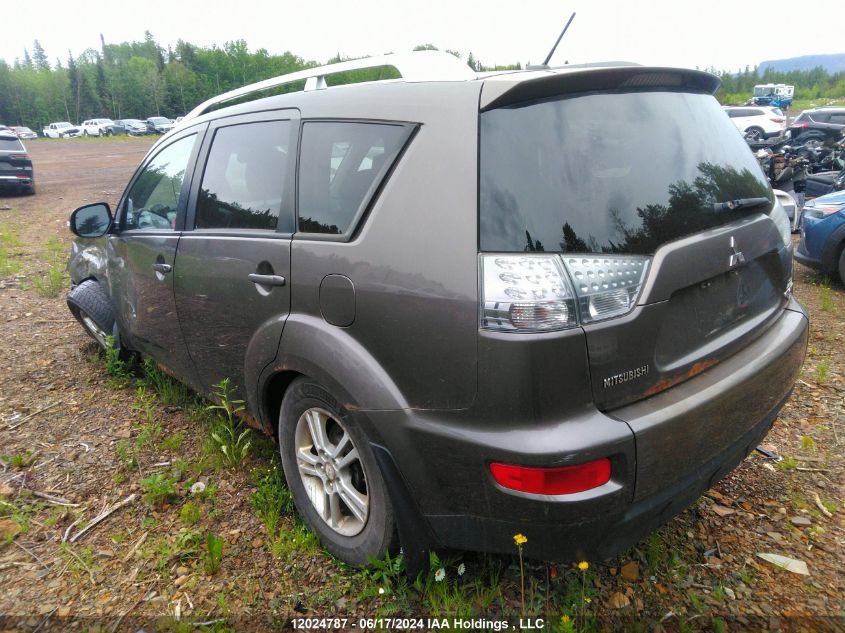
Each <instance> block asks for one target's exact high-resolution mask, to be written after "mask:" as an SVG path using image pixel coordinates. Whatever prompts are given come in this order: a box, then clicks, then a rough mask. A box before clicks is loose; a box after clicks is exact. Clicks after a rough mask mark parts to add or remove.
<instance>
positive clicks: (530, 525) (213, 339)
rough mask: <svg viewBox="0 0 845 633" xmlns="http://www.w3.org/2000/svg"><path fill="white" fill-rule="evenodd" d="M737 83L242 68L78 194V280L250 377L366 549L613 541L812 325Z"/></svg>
mask: <svg viewBox="0 0 845 633" xmlns="http://www.w3.org/2000/svg"><path fill="white" fill-rule="evenodd" d="M384 66H391V67H394V68H396V69H397V70H398V72H399V75H400V76H401V77H402V79H401V80H389V81H375V82H368V83H362V84H350V85H342V86H334V87H328V84H327V77H329V76H331V75H333V74H335V73H341V72H348V71H351V70H360V69H366V68H378V67H384ZM296 82H304V89H303V90H300V91H294V92H288V93H286V94H281V95H276V96H270V97H264V98H258V97H259V95H260V94H261V92H262V91H266V90H268V89H272V88H276V87H279V86H285V85H290V84H294V83H296ZM718 86H719V80H718V78H716V77H714V76H713V75H710V74H707V73H704V72H700V71H693V70H682V69H668V68H652V67H643V66H638V65H634V64H614V65H607V64H597V65H583V66H577V65H568V66H564V67H562V68H544V69H540V70H536V69H532V70H529V71H518V72H505V73H501V74H484V75H477V74H476V73H474V72H472V71H471V70H470V69H469V68H468V67H467V66H466V64H464V63H462V62H461V61H460V60H458V59H456V58H455V57H453V56H451V55H449V54H444V53H439V52H435V51H423V52H416V53H411V54H407V55H387V56H382V57H373V58H366V59H360V60H354V61H349V62H342V63H338V64H333V65H330V66H325V67H321V68H309V69H307V70H303V71H300V72H296V73H293V74H290V75H285V76H283V77H279V78H275V79H269V80H266V81H263V82H260V83H258V84H253V85H250V86H246V87H243V88H239V89H237V90H234V91H231V92H228V93H225V94H223V95H221V96H219V97H215V98H213V99H211V100H209V101H207V102H205V103H203V104H201V105H200V106H198V107H197V108H195V109H194V110H193V111H192V112H190V113H189V114H188V115H186V117H185V119H184V120H183V121H182V122H181V123H180V124H179V127H178V128H176V129H175V130H173V131H172V132H170V133H169V134H166V135H164V136H163V137H162V138H161V139H160V140H159V141H158V142H157V143H156V144H155V145H154V146H153V148H152V149H151V150H150V151H149V153H148V154H147V156H146V157H145V159H144V160H143V162H142V164H141V165H140V167H139V169H138V171H137V172H136V173H135V175H134V176H133V178H132V179H131V180H130V182H129V184H128V186H127V189H126V191H125V192H124V193H123V195H122V197H121V199H120V201H119V203H118V205H117V208H116V210H115V214H114V215H113V214H112V211H111V209H110V207H109V206H108V205H107V204H104V203H98V204H89V205H86V206H83V207H80V208H78V209H77V210H76V211H74V213H73V214H72V215H71V219H70V227H71V230H72V231H73V232H74V233H75V234H76V236H77V239H75V241H74V244H73V247H72V254H71V259H70V262H69V269H70V272H71V280H72V289H71V291H70V293H69V295H68V305H69V307H70V310H71V312H72V313H73V314H74V315H75V316H76V317H77V318H78V319H79V321H80V322H81V324H82V325H83V327H84V328H85V329H86V331H87V332H88V333H89V334H90V335H91V336H93V337H94V338H95V339H96V340H98V341H99V342H100V344H101V345H105V341H106V339H107V337H108V336H112V337H113V339H114V345H115V346H116V347H117V348H118V350H120V351H123V352H131V351H135V352H139V353H141V354H144V355H148V356H149V357H151V358H153V359H154V360H155V361H157V362H158V363H159V364H160V365H162V366H164V367H165V368H166V369H167V370H168V371H170V372H171V373H173V374H175V375H177V376H179V377H181V378H182V379H183V380H184V381H185V382H187V383H188V384H189V385H191V386H192V387H193V388H194V389H196V390H197V391H200V392H202V393H211V391H212V389H213V386H214V385H215V384H217V383H219V381H221V380H222V379H224V378H229V379H230V380H231V382H232V384H235V385H239V389H238V396H240V397H242V398H243V399H244V400H245V401H246V407H247V411H246V413H247V419H248V420H249V421H250V422H251V423H252V424H253V425H255V426H257V427H258V428H260V429H262V430H263V431H264V432H266V433H268V434H273V435H275V436H276V437H277V439H278V443H279V449H280V452H281V458H282V464H283V467H284V472H285V476H286V479H287V482H288V485H289V486H290V489H291V492H292V495H293V498H294V501H295V504H296V507H297V509H298V511H299V513H300V514H301V515H302V517H303V519H304V520H305V521H306V523H307V524H308V525H309V526H310V527H311V529H312V530H314V531H315V532H316V533H317V534H318V535H319V537H320V539H321V540H322V542H323V544H324V545H325V547H326V548H327V549H328V550H329V551H330V552H331V553H332V554H334V555H335V556H337V557H338V558H340V559H341V560H343V561H346V562H347V563H349V564H352V565H366V564H368V562H369V560H370V557H376V558H379V557H382V556H383V555H384V554H385V552H386V551H388V550H389V549H392V548H395V547H398V545H399V544H400V543H401V545H402V547H403V549H404V552H405V560H406V561H407V563H408V565H409V568H411V569H415V568H418V567H419V566H421V565H423V564H425V561H427V560H428V556H427V551H428V550H429V549H430V548H438V547H449V548H458V549H468V550H481V551H489V552H504V553H509V552H512V551H513V547H514V541H513V535H514V534H517V533H523V534H525V535H526V536H527V537H528V540H527V543H526V544H525V545H524V550H525V553H526V555H528V556H532V557H536V558H541V559H546V560H564V561H566V560H573V559H576V560H582V559H585V558H589V559H596V558H603V557H606V556H609V555H611V554H613V553H616V552H619V551H620V550H621V549H623V548H624V547H626V546H628V545H629V544H631V543H633V542H636V541H637V540H638V539H640V538H642V537H643V536H645V535H647V534H648V533H649V532H650V531H651V530H653V529H655V528H656V527H658V526H659V525H661V524H663V523H665V522H666V521H668V520H669V519H670V518H671V517H673V516H674V515H676V514H678V513H679V512H681V511H682V510H683V509H685V508H686V507H687V506H689V505H690V504H691V503H692V502H693V501H694V500H695V499H696V498H697V497H698V496H699V495H700V494H701V493H702V492H704V491H705V490H706V489H707V488H709V487H710V486H713V485H714V484H715V483H716V482H718V481H719V480H720V479H721V478H723V477H724V476H725V475H727V474H728V473H729V472H730V471H731V470H732V469H733V468H735V467H736V466H737V464H739V463H740V462H741V461H742V459H743V458H744V457H745V456H746V455H747V454H748V453H749V452H750V451H751V450H753V448H754V447H755V446H756V445H757V444H758V443H759V442H760V440H761V438H762V437H763V436H764V435H765V434H766V433H767V431H768V430H769V428H770V427H771V425H772V423H773V421H774V419H775V418H776V417H777V415H778V412H779V411H780V409H781V407H782V406H783V405H784V403H785V402H786V400H787V398H788V397H789V394H790V393H791V391H792V388H793V384H794V382H795V380H796V378H797V376H798V374H799V372H800V369H801V364H802V362H803V358H804V354H805V350H806V344H807V332H808V322H807V317H806V314H805V312H804V310H803V309H802V307H801V306H800V305H799V304H798V302H797V301H796V300H795V299H794V298H793V296H792V292H791V289H792V241H791V234H790V223H789V220H788V218H787V216H786V213H785V212H784V209H783V207H782V206H781V204H780V203H779V202H778V200H777V199H776V197H775V196H774V194H773V192H772V189H771V187H770V185H769V183H768V182H767V181H766V179H765V177H764V176H763V174H762V173H761V171H760V169H759V167H758V166H757V164H756V162H755V159H754V156H753V155H752V154H751V152H749V150H748V146H747V144H746V143H745V141H744V140H743V139H742V137H741V135H739V134H737V132H736V130H735V128H734V127H733V125H732V124H731V122H730V121H729V120H728V117H726V116H725V115H724V113H723V112H722V109H721V107H720V106H719V104H718V102H717V101H716V100H715V99H714V97H713V93H714V92H715V90H716V89H717V88H718ZM233 101H237V103H235V104H234V105H229V104H230V103H231V102H233ZM691 122H694V123H695V124H694V125H691ZM643 156H648V160H647V161H644V160H643ZM397 537H398V540H397Z"/></svg>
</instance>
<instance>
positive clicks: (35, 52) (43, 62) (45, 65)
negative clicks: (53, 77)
mask: <svg viewBox="0 0 845 633" xmlns="http://www.w3.org/2000/svg"><path fill="white" fill-rule="evenodd" d="M32 60H33V61H34V62H35V69H36V70H50V61H49V60H48V59H47V53H45V52H44V49H43V48H42V47H41V43H40V42H39V41H38V40H35V42H34V43H33V45H32Z"/></svg>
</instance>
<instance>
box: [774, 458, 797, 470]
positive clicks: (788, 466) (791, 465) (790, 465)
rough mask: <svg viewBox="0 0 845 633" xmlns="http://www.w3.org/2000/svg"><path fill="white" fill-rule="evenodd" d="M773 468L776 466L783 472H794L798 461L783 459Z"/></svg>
mask: <svg viewBox="0 0 845 633" xmlns="http://www.w3.org/2000/svg"><path fill="white" fill-rule="evenodd" d="M775 466H777V467H778V469H779V470H783V471H789V470H795V469H796V468H798V461H797V460H796V459H795V458H794V457H784V458H783V459H782V460H780V461H779V462H777V463H776V464H775Z"/></svg>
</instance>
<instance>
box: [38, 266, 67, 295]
mask: <svg viewBox="0 0 845 633" xmlns="http://www.w3.org/2000/svg"><path fill="white" fill-rule="evenodd" d="M33 284H34V285H35V290H36V291H37V292H38V294H40V295H41V296H42V297H46V298H48V299H53V298H55V297H58V296H59V294H61V292H62V291H63V290H65V288H66V287H67V285H68V275H67V272H66V271H65V267H64V265H63V264H58V263H56V264H52V265H51V266H50V267H49V268H48V269H47V272H46V273H44V274H43V275H39V276H38V277H36V278H35V280H34V281H33Z"/></svg>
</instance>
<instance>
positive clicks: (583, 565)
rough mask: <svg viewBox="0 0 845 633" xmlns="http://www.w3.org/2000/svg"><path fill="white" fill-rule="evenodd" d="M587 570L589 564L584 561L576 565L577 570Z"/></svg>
mask: <svg viewBox="0 0 845 633" xmlns="http://www.w3.org/2000/svg"><path fill="white" fill-rule="evenodd" d="M589 568H590V563H588V562H587V561H585V560H582V561H581V562H580V563H578V569H580V570H581V571H587V570H588V569H589Z"/></svg>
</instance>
